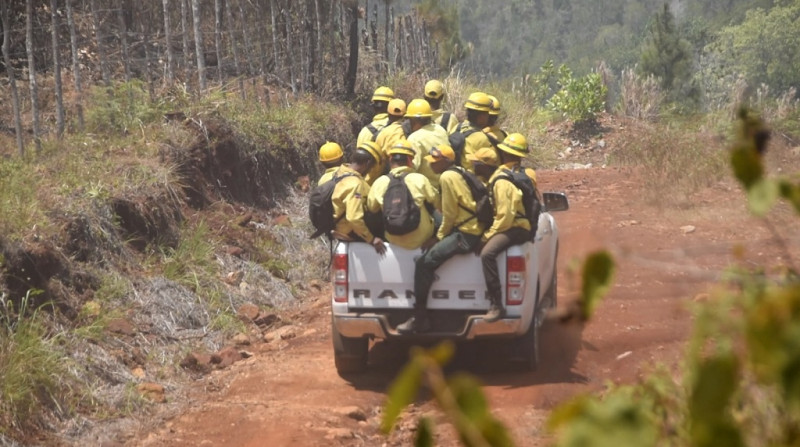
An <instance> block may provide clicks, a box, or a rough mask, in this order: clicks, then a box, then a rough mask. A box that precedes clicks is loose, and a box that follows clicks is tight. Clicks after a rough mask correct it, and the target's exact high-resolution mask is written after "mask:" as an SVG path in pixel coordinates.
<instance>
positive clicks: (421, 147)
mask: <svg viewBox="0 0 800 447" xmlns="http://www.w3.org/2000/svg"><path fill="white" fill-rule="evenodd" d="M408 142H409V143H411V147H413V148H414V151H415V152H416V154H414V168H415V169H416V170H417V172H419V173H420V174H422V175H424V176H425V177H427V178H428V180H430V182H431V184H432V185H433V187H434V188H436V189H437V190H438V189H439V176H438V175H437V174H436V173H435V172H433V170H432V169H431V167H430V165H429V164H428V161H427V160H425V156H426V155H428V153H429V152H430V151H431V148H432V147H434V146H439V145H449V144H450V140H448V138H447V131H446V130H444V128H443V127H442V126H440V125H438V124H436V123H430V124H427V125H425V126H422V127H421V128H419V129H417V130H416V131H415V132H412V133H411V135H409V136H408Z"/></svg>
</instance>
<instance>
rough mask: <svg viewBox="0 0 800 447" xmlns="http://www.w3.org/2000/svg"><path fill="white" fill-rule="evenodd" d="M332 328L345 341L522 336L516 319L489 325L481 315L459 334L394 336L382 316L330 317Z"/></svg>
mask: <svg viewBox="0 0 800 447" xmlns="http://www.w3.org/2000/svg"><path fill="white" fill-rule="evenodd" d="M333 324H334V326H335V329H336V331H337V332H339V333H340V334H341V335H342V336H344V337H350V338H360V337H370V338H384V339H388V338H411V337H420V336H424V337H441V338H455V339H464V340H473V339H477V338H484V337H515V336H519V335H522V334H523V333H524V332H525V331H524V330H523V328H522V320H520V318H519V317H507V318H504V319H501V320H498V321H495V322H492V323H488V322H486V321H485V320H484V319H483V316H482V315H473V316H470V317H469V318H467V321H466V324H465V325H464V328H463V330H462V331H461V332H436V330H435V329H434V330H432V331H430V332H425V333H419V334H413V335H407V334H401V333H399V332H397V331H396V330H395V329H394V328H393V327H392V326H391V325H390V324H389V320H388V318H386V316H385V315H379V314H373V313H347V314H338V315H334V316H333Z"/></svg>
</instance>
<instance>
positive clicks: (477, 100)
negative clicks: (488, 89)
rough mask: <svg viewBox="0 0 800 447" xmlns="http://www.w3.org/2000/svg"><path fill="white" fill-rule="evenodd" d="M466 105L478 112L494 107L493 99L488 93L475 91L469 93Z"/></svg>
mask: <svg viewBox="0 0 800 447" xmlns="http://www.w3.org/2000/svg"><path fill="white" fill-rule="evenodd" d="M464 107H465V108H467V109H470V110H477V111H478V112H488V111H489V110H491V108H492V99H491V98H490V97H489V95H487V94H486V93H483V92H475V93H473V94H471V95H469V97H468V98H467V103H466V104H464Z"/></svg>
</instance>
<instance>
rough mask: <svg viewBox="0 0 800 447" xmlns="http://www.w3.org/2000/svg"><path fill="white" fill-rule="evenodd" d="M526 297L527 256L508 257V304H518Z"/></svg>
mask: <svg viewBox="0 0 800 447" xmlns="http://www.w3.org/2000/svg"><path fill="white" fill-rule="evenodd" d="M524 297H525V258H524V257H522V256H508V257H506V304H507V305H510V306H517V305H520V304H522V300H523V298H524Z"/></svg>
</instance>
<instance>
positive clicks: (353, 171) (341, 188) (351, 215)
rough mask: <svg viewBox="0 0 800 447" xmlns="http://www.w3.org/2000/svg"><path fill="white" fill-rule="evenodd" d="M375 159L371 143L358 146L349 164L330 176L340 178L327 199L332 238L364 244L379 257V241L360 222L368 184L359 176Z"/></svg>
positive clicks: (362, 219)
mask: <svg viewBox="0 0 800 447" xmlns="http://www.w3.org/2000/svg"><path fill="white" fill-rule="evenodd" d="M378 158H379V155H378V152H377V150H376V149H375V143H373V142H371V141H368V142H366V143H365V144H363V145H361V146H359V147H358V148H357V149H356V151H355V152H354V153H353V156H352V159H351V160H350V164H345V165H342V166H340V167H339V169H337V170H336V172H335V173H334V176H335V177H336V178H341V179H340V180H339V182H338V183H337V184H336V186H335V187H334V188H333V196H332V197H331V200H332V202H333V219H334V221H335V222H336V226H335V227H334V229H333V236H334V237H335V238H336V239H338V240H341V241H348V242H366V243H368V244H370V245H372V246H373V247H374V248H375V251H377V252H378V254H383V253H385V252H386V246H385V245H384V242H383V240H382V239H381V238H379V237H376V236H375V235H373V234H372V232H371V231H370V230H369V228H367V224H366V222H365V221H364V209H365V207H366V203H367V196H369V185H368V184H367V182H366V181H364V177H363V176H364V174H366V173H367V171H369V169H370V168H371V167H372V166H373V165H374V164H375V163H377V160H378ZM342 177H343V178H342Z"/></svg>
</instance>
